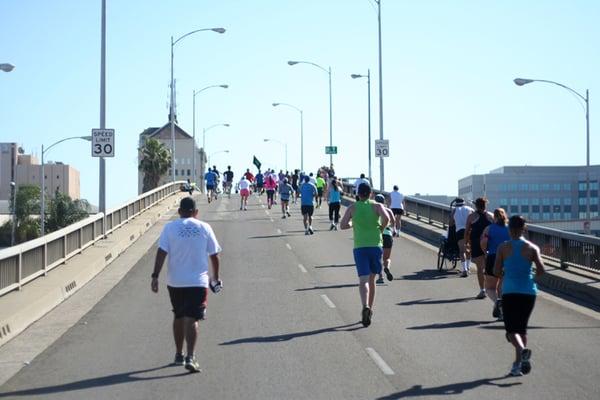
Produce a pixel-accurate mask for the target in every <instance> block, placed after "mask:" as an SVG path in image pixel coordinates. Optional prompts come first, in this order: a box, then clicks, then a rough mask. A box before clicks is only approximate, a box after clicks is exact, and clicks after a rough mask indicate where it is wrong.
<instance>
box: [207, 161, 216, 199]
mask: <svg viewBox="0 0 600 400" xmlns="http://www.w3.org/2000/svg"><path fill="white" fill-rule="evenodd" d="M204 180H205V181H206V197H207V198H208V202H209V203H210V202H211V201H212V198H213V196H215V193H214V192H215V185H216V184H217V174H215V173H214V172H213V171H212V170H211V169H209V170H208V171H207V172H206V174H204Z"/></svg>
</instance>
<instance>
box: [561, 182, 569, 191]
mask: <svg viewBox="0 0 600 400" xmlns="http://www.w3.org/2000/svg"><path fill="white" fill-rule="evenodd" d="M563 190H564V191H567V192H570V191H571V184H570V183H563Z"/></svg>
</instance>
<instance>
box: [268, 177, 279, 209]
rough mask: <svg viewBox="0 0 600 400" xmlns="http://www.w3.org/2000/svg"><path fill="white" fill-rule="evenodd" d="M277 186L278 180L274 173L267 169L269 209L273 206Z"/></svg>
mask: <svg viewBox="0 0 600 400" xmlns="http://www.w3.org/2000/svg"><path fill="white" fill-rule="evenodd" d="M276 188H277V182H276V181H275V178H274V177H273V174H271V173H270V172H269V171H267V173H266V178H265V189H266V191H267V206H268V208H269V210H270V209H271V207H272V206H273V204H274V196H275V189H276Z"/></svg>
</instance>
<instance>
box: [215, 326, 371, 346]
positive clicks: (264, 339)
mask: <svg viewBox="0 0 600 400" xmlns="http://www.w3.org/2000/svg"><path fill="white" fill-rule="evenodd" d="M359 324H360V323H359V322H355V323H353V324H347V325H340V326H333V327H331V328H323V329H315V330H313V331H306V332H296V333H287V334H282V335H274V336H254V337H249V338H243V339H236V340H231V341H229V342H223V343H221V344H220V345H221V346H230V345H233V344H244V343H277V342H287V341H288V340H292V339H296V338H300V337H305V336H314V335H320V334H321V333H328V332H352V331H356V330H358V329H361V328H362V326H360V325H359Z"/></svg>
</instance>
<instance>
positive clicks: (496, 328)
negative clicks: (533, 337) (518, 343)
mask: <svg viewBox="0 0 600 400" xmlns="http://www.w3.org/2000/svg"><path fill="white" fill-rule="evenodd" d="M479 328H481V329H490V330H504V325H500V326H480V327H479ZM527 329H600V326H528V327H527Z"/></svg>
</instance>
